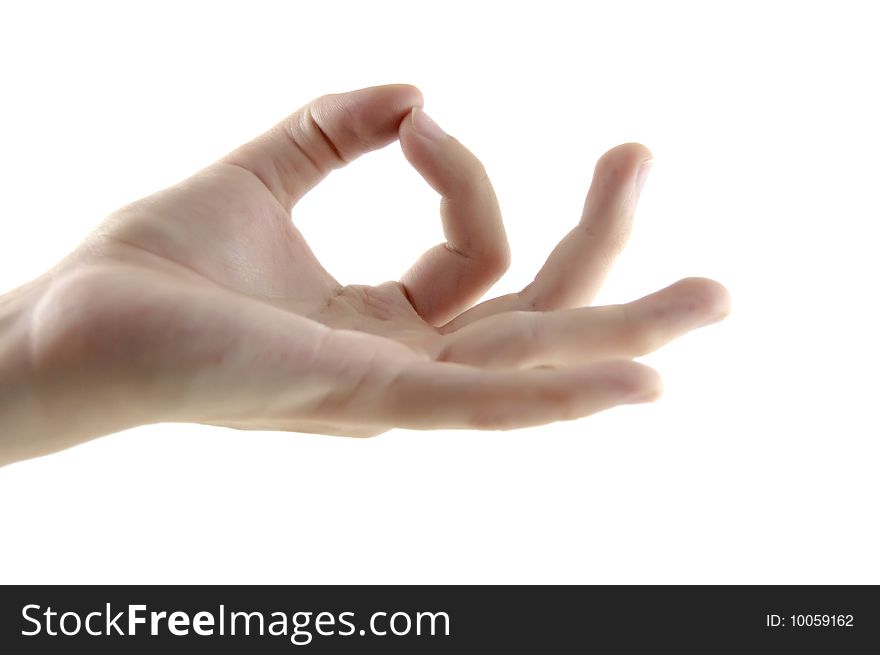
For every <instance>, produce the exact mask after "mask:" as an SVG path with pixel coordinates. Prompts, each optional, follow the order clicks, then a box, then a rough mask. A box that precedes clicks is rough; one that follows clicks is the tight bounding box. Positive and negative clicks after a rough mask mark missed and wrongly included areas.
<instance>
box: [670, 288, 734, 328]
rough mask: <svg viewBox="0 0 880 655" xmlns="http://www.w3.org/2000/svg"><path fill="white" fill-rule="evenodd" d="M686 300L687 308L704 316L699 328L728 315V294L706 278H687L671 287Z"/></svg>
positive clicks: (729, 305) (729, 300) (729, 301)
mask: <svg viewBox="0 0 880 655" xmlns="http://www.w3.org/2000/svg"><path fill="white" fill-rule="evenodd" d="M672 286H673V287H676V288H677V289H678V290H679V292H683V293H684V294H685V295H686V296H687V298H688V308H689V309H692V310H694V311H700V313H702V314H704V315H705V316H706V319H705V320H704V321H703V322H701V323H700V326H701V327H702V326H704V325H711V324H712V323H717V322H718V321H721V320H723V319H725V318H727V316H728V315H729V314H730V309H731V303H732V301H731V297H730V292H729V291H728V290H727V287H725V286H724V285H723V284H721V283H720V282H717V281H715V280H712V279H709V278H706V277H687V278H684V279H682V280H679V281H678V282H676V283H675V284H673V285H672Z"/></svg>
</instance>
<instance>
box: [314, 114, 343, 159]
mask: <svg viewBox="0 0 880 655" xmlns="http://www.w3.org/2000/svg"><path fill="white" fill-rule="evenodd" d="M306 120H308V121H309V123H310V124H311V126H312V128H314V130H315V131H316V132H317V133H318V135H319V136H320V137H321V139H323V141H324V143H325V144H326V146H327V148H328V149H329V150H330V152H332V153H333V156H334V157H335V158H336V160H337V161H338V162H339V165H340V166H345V165H346V164H347V163H348V160H347V159H346V158H345V157H343V156H342V153H341V152H340V151H339V148H337V147H336V144H335V143H333V139H331V138H330V136H329V135H328V134H327V133H326V132H325V131H324V128H323V127H321V125H320V124H319V123H318V119H316V118H315V115H314V113H312V108H311V106H309V108H308V110H307V111H306Z"/></svg>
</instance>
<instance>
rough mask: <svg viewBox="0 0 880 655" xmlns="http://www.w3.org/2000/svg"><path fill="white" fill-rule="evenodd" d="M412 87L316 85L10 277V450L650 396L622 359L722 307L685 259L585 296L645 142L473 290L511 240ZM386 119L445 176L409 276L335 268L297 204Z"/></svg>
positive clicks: (501, 415)
mask: <svg viewBox="0 0 880 655" xmlns="http://www.w3.org/2000/svg"><path fill="white" fill-rule="evenodd" d="M421 105H422V97H421V94H420V93H419V91H418V90H417V89H415V88H414V87H411V86H406V85H391V86H381V87H372V88H368V89H362V90H359V91H353V92H351V93H346V94H341V95H329V96H324V97H321V98H319V99H317V100H315V101H313V102H312V103H310V104H309V105H307V106H305V107H303V108H302V109H300V110H299V111H297V112H296V113H294V114H293V115H292V116H290V117H289V118H288V119H286V120H285V121H283V122H281V123H280V124H279V125H277V126H275V127H274V128H273V129H271V130H270V131H269V132H267V133H266V134H264V135H262V136H261V137H259V138H257V139H255V140H254V141H252V142H250V143H247V144H245V145H244V146H242V147H241V148H239V149H237V150H235V151H234V152H232V153H230V154H229V155H227V156H226V157H224V158H222V159H221V160H220V161H218V162H216V163H214V164H212V165H210V166H208V167H207V168H205V169H203V170H201V171H199V172H198V173H196V174H195V175H193V176H192V177H191V178H189V179H187V180H185V181H183V182H182V183H180V184H178V185H176V186H174V187H171V188H168V189H165V190H163V191H160V192H158V193H156V194H154V195H152V196H149V197H147V198H144V199H142V200H139V201H137V202H134V203H133V204H131V205H128V206H126V207H123V208H122V209H120V210H118V211H117V212H115V213H114V214H113V215H112V216H110V217H109V218H108V219H107V220H106V221H105V222H104V223H103V224H102V226H101V227H100V228H99V229H98V230H97V231H96V232H95V233H94V234H92V235H91V236H90V237H89V238H88V239H87V240H86V241H85V242H84V244H83V245H82V246H81V247H80V248H78V249H77V250H76V251H75V252H74V253H73V254H72V255H70V256H69V257H68V258H67V259H65V260H64V261H63V262H61V263H60V264H59V265H58V266H57V267H56V268H55V269H53V270H52V271H50V272H49V273H47V274H46V275H45V276H44V277H43V278H41V279H40V280H38V281H37V282H35V283H32V284H31V285H29V286H28V287H26V289H25V290H24V291H22V290H19V291H18V292H15V293H17V294H18V296H17V297H21V298H27V299H28V300H27V301H25V300H22V301H21V302H20V303H19V305H20V306H21V307H22V309H21V310H20V312H19V314H18V315H17V316H18V319H17V320H16V322H15V324H16V325H24V326H27V330H26V338H25V340H26V342H27V343H28V344H29V346H28V348H27V352H28V353H29V356H28V357H27V358H26V361H24V362H23V363H22V365H21V366H20V368H19V369H18V370H20V371H21V372H22V373H21V379H23V380H27V381H28V384H27V391H26V392H21V393H20V394H19V397H18V400H19V401H21V403H20V404H18V405H17V406H18V407H19V408H20V407H26V406H27V407H32V408H39V410H40V413H39V416H33V415H29V414H28V412H26V411H24V410H21V409H19V410H17V411H15V412H13V411H11V410H9V408H8V407H4V406H3V405H2V404H0V415H2V414H3V413H4V412H6V414H7V420H6V424H5V425H3V420H2V418H0V427H2V428H3V430H2V432H4V433H5V434H7V435H10V436H8V437H5V438H4V442H3V443H2V448H3V452H4V455H3V457H4V459H6V460H7V461H11V460H14V459H22V458H24V457H29V456H33V455H38V454H44V453H47V452H51V451H53V450H57V449H59V448H62V447H65V446H68V445H71V444H72V443H77V442H79V441H82V440H85V439H88V438H91V437H94V436H98V435H101V434H107V433H109V432H113V431H116V430H119V429H123V428H126V427H130V426H134V425H138V424H143V423H151V422H159V421H189V422H201V423H209V424H217V425H224V426H229V427H234V428H249V429H251V428H252V429H273V430H295V431H303V432H319V433H326V434H341V435H356V436H367V435H375V434H378V433H381V432H383V431H385V430H388V429H389V428H391V427H395V426H400V427H405V428H492V429H494V428H515V427H520V426H527V425H536V424H541V423H546V422H550V421H556V420H560V419H573V418H576V417H579V416H584V415H587V414H591V413H593V412H596V411H599V410H602V409H606V408H609V407H612V406H614V405H618V404H621V403H635V402H645V401H650V400H653V399H654V398H656V397H657V396H658V394H659V391H660V382H659V379H658V377H657V375H656V373H654V371H652V370H651V369H649V368H647V367H645V366H642V365H640V364H637V363H634V362H632V361H630V360H631V359H632V358H633V357H636V356H639V355H642V354H645V353H647V352H649V351H651V350H653V349H655V348H657V347H659V346H661V345H663V344H664V343H666V342H667V341H669V340H671V339H673V338H675V337H677V336H679V335H681V334H683V333H685V332H687V331H688V330H691V329H693V328H695V327H697V326H700V325H704V324H707V323H710V322H713V321H715V320H718V319H720V318H722V317H723V316H724V315H725V314H726V313H727V311H728V302H729V301H728V297H727V293H726V292H725V290H724V289H723V287H721V286H720V285H719V284H717V283H715V282H712V281H709V280H705V279H699V278H690V279H686V280H682V281H680V282H678V283H676V284H674V285H672V286H670V287H668V288H666V289H663V290H662V291H658V292H656V293H654V294H652V295H650V296H647V297H645V298H642V299H640V300H636V301H635V302H631V303H629V304H626V305H613V306H607V307H593V308H588V307H581V306H582V305H586V304H587V303H589V301H590V300H591V298H592V297H593V296H594V294H595V293H596V291H597V290H598V288H599V286H600V284H601V283H602V280H603V278H604V276H605V274H606V272H607V270H608V268H609V266H610V264H611V262H612V260H613V259H614V256H615V254H616V253H617V252H618V251H619V250H620V248H621V247H622V245H623V244H624V242H625V240H626V238H627V235H628V233H629V229H630V223H631V218H632V215H633V212H634V209H635V206H636V201H637V197H638V193H639V186H640V181H642V180H643V177H644V174H645V172H646V170H647V168H646V167H647V165H648V164H647V163H646V162H649V160H650V157H651V155H650V153H649V152H648V151H647V149H645V148H644V147H643V146H640V145H637V144H627V145H623V146H618V147H617V148H615V149H613V150H611V151H610V152H608V153H607V154H605V155H604V156H603V157H602V158H601V160H600V161H599V163H598V165H597V166H596V171H595V176H594V180H593V184H592V187H591V188H590V191H589V193H588V195H587V199H586V203H585V206H584V212H583V217H582V218H581V220H580V222H579V223H578V224H577V225H576V226H575V227H574V228H573V229H572V230H571V232H569V234H568V235H567V236H565V238H564V239H563V240H562V241H561V243H560V244H559V245H558V246H557V247H556V249H555V250H554V251H553V253H551V255H550V257H549V259H548V260H547V263H546V264H545V265H544V267H543V268H542V269H541V271H540V272H539V273H538V275H537V277H536V278H535V280H534V282H532V283H531V284H529V285H528V286H527V287H526V288H525V289H523V290H522V291H521V292H519V293H516V294H511V295H507V296H502V297H499V298H495V299H493V300H489V301H487V302H484V303H482V304H479V305H477V306H476V307H471V305H472V304H473V303H474V302H475V301H476V300H477V299H478V298H479V297H480V296H481V295H482V294H483V293H484V292H485V291H486V290H487V289H488V288H489V287H490V286H491V285H492V284H493V283H494V282H495V281H496V280H497V279H498V278H499V277H500V276H501V275H502V274H503V273H504V271H505V269H506V268H507V266H508V262H509V250H508V246H507V240H506V237H505V233H504V228H503V225H502V221H501V216H500V212H499V208H498V204H497V201H496V198H495V195H494V192H493V190H492V186H491V184H490V182H489V180H488V178H487V177H486V174H485V171H484V169H483V167H482V165H481V164H480V162H479V161H478V160H477V159H476V158H475V157H474V156H473V155H472V154H471V153H470V152H469V151H468V150H467V149H465V148H464V146H462V145H461V144H460V143H459V142H458V141H457V140H455V139H454V138H452V137H450V136H447V135H446V134H444V133H443V132H442V131H441V130H440V128H438V127H437V126H436V124H434V123H433V122H432V121H431V120H430V119H429V118H428V117H427V115H426V114H425V113H424V112H423V111H422V110H421V109H420V107H421ZM395 138H399V139H400V144H401V147H402V149H403V152H404V155H405V156H406V158H407V159H408V160H409V162H410V163H411V164H412V165H413V166H414V167H415V168H416V170H418V171H419V173H420V174H421V175H422V176H423V177H424V178H425V180H426V181H427V182H428V183H429V184H430V185H431V186H432V187H433V188H434V189H435V190H436V191H437V192H438V193H439V194H440V195H441V196H442V201H441V218H442V221H443V229H444V232H445V235H446V239H447V241H446V243H444V244H441V245H438V246H436V247H434V248H433V249H431V250H429V251H428V252H426V253H425V254H423V255H422V256H421V257H420V258H419V259H418V260H417V261H416V263H415V264H414V265H413V267H412V268H411V269H410V270H409V271H407V272H406V273H404V275H403V277H402V278H401V280H400V281H399V282H386V283H384V284H381V285H379V286H376V287H370V286H359V285H354V286H346V287H343V286H341V285H340V284H339V283H338V282H337V281H336V280H335V279H334V278H333V277H332V276H331V275H330V273H328V272H327V271H326V270H324V268H323V267H322V266H321V264H320V263H319V262H318V261H317V260H316V259H315V257H314V255H313V254H312V252H311V250H310V249H309V247H308V244H307V243H306V242H305V240H304V238H303V236H302V235H301V234H300V232H299V231H298V230H297V229H296V227H295V226H294V224H293V223H292V222H291V215H290V211H291V209H292V208H293V207H294V206H295V205H296V203H297V201H298V200H299V199H300V198H302V197H303V195H304V194H306V193H307V192H308V191H309V189H311V188H312V187H314V186H315V185H316V184H318V183H319V182H320V181H321V180H322V179H323V178H324V177H325V176H326V175H327V174H328V173H330V171H332V170H333V169H335V168H339V167H341V166H344V165H346V164H348V163H350V162H352V161H353V160H354V159H356V158H357V157H358V156H360V155H361V154H363V153H365V152H367V151H369V150H373V149H376V148H379V147H382V146H384V145H387V144H388V143H390V142H392V141H393V140H394V139H395ZM344 229H345V227H344V223H341V224H340V231H344ZM374 245H375V244H373V245H372V246H371V247H368V248H365V251H364V256H365V257H369V256H374V255H373V253H375V252H376V250H375V247H374ZM10 302H11V301H10ZM0 397H2V394H0ZM8 397H9V396H7V398H8ZM25 400H26V401H27V402H24V401H25Z"/></svg>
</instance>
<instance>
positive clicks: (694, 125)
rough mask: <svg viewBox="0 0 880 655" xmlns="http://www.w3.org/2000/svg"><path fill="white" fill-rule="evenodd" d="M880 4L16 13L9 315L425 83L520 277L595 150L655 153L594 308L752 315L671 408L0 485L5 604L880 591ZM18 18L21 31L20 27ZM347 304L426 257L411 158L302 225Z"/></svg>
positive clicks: (343, 187)
mask: <svg viewBox="0 0 880 655" xmlns="http://www.w3.org/2000/svg"><path fill="white" fill-rule="evenodd" d="M871 5H872V3H869V2H865V3H862V4H856V3H824V4H822V5H820V4H813V3H808V2H797V3H782V2H777V3H773V2H760V3H753V4H744V3H736V4H733V3H730V4H728V5H721V4H720V3H698V2H694V3H669V2H664V3H647V2H646V3H634V2H615V3H609V2H601V3H600V2H548V1H546V0H544V1H542V2H540V3H537V2H535V3H522V4H519V3H513V2H503V3H497V4H490V3H480V2H466V3H453V2H448V1H447V2H443V3H439V2H434V3H430V4H429V3H418V2H411V1H410V2H375V1H374V2H347V3H344V2H339V1H337V2H332V3H321V2H284V3H268V2H238V3H234V4H224V3H217V2H205V3H180V2H173V3H157V2H150V3H141V4H140V7H139V8H133V6H132V5H131V4H130V3H110V2H108V3H103V4H99V3H82V2H77V3H62V2H58V3H46V2H29V3H15V4H14V5H4V8H3V9H2V10H0V67H2V85H3V86H2V95H3V97H4V100H3V102H2V106H0V180H2V191H0V223H2V232H0V291H5V290H8V289H12V288H14V287H16V286H18V285H19V284H21V283H24V282H25V281H27V280H29V279H31V278H32V277H35V276H37V275H39V274H40V273H41V272H42V271H44V270H45V269H46V268H48V267H49V266H50V265H51V264H52V263H54V262H55V261H56V260H57V259H58V258H59V257H61V256H63V255H64V254H65V253H66V252H67V251H69V250H70V249H72V248H73V247H74V246H75V244H76V243H77V242H78V241H79V240H80V239H81V238H82V237H83V236H84V235H85V234H86V233H87V232H88V231H89V230H90V229H91V228H92V227H93V226H94V225H95V224H96V223H97V222H98V221H99V220H100V219H101V218H102V217H103V216H104V215H106V214H107V213H109V212H110V211H112V210H113V209H115V208H116V207H118V206H120V205H122V204H124V203H126V202H128V201H130V200H132V199H134V198H137V197H140V196H143V195H146V194H148V193H150V192H152V191H154V190H157V189H159V188H161V187H163V186H166V185H168V184H171V183H173V182H175V181H177V180H178V179H180V178H182V177H184V176H186V175H189V174H190V173H192V172H193V171H195V170H196V169H198V168H200V167H201V166H203V165H205V164H207V163H209V162H210V161H212V160H214V159H215V158H217V157H219V156H221V155H223V154H224V153H226V152H227V151H228V150H230V149H232V148H233V147H235V146H236V145H238V144H239V143H241V142H243V141H245V140H247V139H249V138H251V137H252V136H254V135H256V134H257V133H259V132H261V131H263V130H264V129H265V128H268V127H269V126H270V125H272V124H273V123H274V122H275V121H277V120H278V119H280V118H281V117H283V116H284V115H285V114H287V113H289V112H292V111H293V110H294V109H296V108H297V107H299V106H300V105H302V104H304V103H305V102H306V101H308V100H309V99H311V98H313V97H315V96H317V95H321V94H323V93H327V92H338V91H346V90H350V89H354V88H358V87H362V86H368V85H373V84H382V83H388V82H409V83H413V84H416V85H417V86H419V87H420V88H421V89H422V91H423V92H424V94H425V97H426V105H425V107H426V110H427V111H428V113H429V114H431V115H432V116H433V117H434V118H435V119H436V120H437V122H438V123H440V125H441V126H443V127H444V128H445V129H446V130H447V131H449V132H450V133H452V134H454V135H455V136H456V137H458V138H459V139H460V140H461V141H462V142H464V143H465V144H466V145H467V146H468V147H470V148H471V149H472V150H473V151H474V152H475V153H476V154H477V155H478V156H480V157H481V158H482V160H483V162H484V163H485V165H486V167H487V169H488V171H489V174H490V175H491V177H492V179H493V181H494V184H495V188H496V190H497V192H498V195H499V197H500V200H501V204H502V210H503V211H504V214H505V220H506V224H507V229H508V234H509V236H510V240H511V244H512V248H513V256H514V260H513V266H512V268H511V270H510V273H509V274H508V275H507V276H506V277H505V278H504V279H503V280H502V281H501V283H499V285H498V289H497V290H498V292H499V293H500V292H506V291H511V290H514V289H517V288H519V287H520V286H522V285H523V284H525V283H526V282H528V281H529V280H530V279H531V276H532V275H533V274H534V272H535V271H536V270H537V268H538V267H539V265H540V263H541V262H542V261H543V259H544V257H545V256H546V255H547V254H548V253H549V251H550V249H551V248H552V246H553V244H554V243H555V241H556V240H557V239H558V238H559V237H561V236H562V235H563V234H564V233H565V232H566V231H567V230H568V229H569V227H570V226H571V225H572V224H573V223H574V222H576V221H577V219H578V217H579V213H580V208H581V204H582V200H583V195H584V193H585V192H586V188H587V185H588V182H589V179H590V176H591V173H592V167H593V164H594V162H595V160H596V159H597V158H598V157H599V155H601V154H602V152H603V151H604V150H606V149H608V148H610V147H612V146H614V145H616V144H618V143H621V142H626V141H641V142H643V143H645V144H646V145H648V146H649V147H650V148H651V149H652V150H653V152H654V155H655V165H654V171H653V173H652V178H651V179H650V180H649V181H648V184H647V186H646V188H645V191H644V194H643V202H642V204H641V207H640V210H639V212H638V216H637V225H636V229H635V232H634V235H633V238H632V241H631V243H630V246H629V248H628V250H627V252H626V254H625V255H624V256H623V257H622V259H621V260H620V263H619V266H618V267H617V268H616V269H615V272H614V273H613V275H612V277H611V279H610V280H609V283H608V285H607V287H606V289H605V291H604V292H603V294H602V296H601V297H600V298H599V301H600V302H622V301H626V300H629V299H633V298H635V297H638V296H641V295H643V294H645V293H648V292H650V291H653V290H655V289H658V288H661V287H663V286H666V285H667V284H670V283H671V282H673V281H675V280H677V279H679V278H681V277H684V276H688V275H702V276H707V277H713V278H716V279H718V280H720V281H722V282H723V283H725V284H726V285H727V286H728V288H729V289H730V291H731V293H732V295H733V299H734V312H733V314H732V315H731V317H730V318H729V320H728V321H727V322H726V323H724V324H722V325H718V326H713V327H710V328H707V329H706V330H704V331H702V332H700V333H698V334H693V335H690V336H688V337H686V338H684V339H682V340H681V341H680V342H677V343H675V344H673V345H672V346H670V347H668V348H666V349H665V350H663V351H662V352H661V353H658V354H655V355H652V356H650V357H647V358H645V361H646V362H647V363H649V364H651V365H653V366H655V367H657V368H658V369H659V371H660V372H661V373H662V374H663V375H664V378H665V383H666V394H665V396H664V398H663V399H661V400H660V401H659V402H658V403H657V404H655V405H648V406H639V407H624V408H619V409H616V410H612V411H610V412H607V413H605V414H602V415H599V416H596V417H592V418H589V419H584V420H580V421H576V422H573V423H562V424H556V425H552V426H547V427H541V428H534V429H529V430H522V431H517V432H507V433H479V432H433V433H419V432H408V431H395V432H392V433H390V434H388V435H385V436H382V437H379V438H376V439H372V440H351V439H341V438H332V437H321V436H306V435H298V434H283V433H239V432H235V431H231V430H223V429H219V428H209V427H198V426H186V425H160V426H151V427H144V428H140V429H136V430H131V431H129V432H127V433H125V434H122V435H117V436H112V437H108V438H104V439H99V440H97V441H94V442H91V443H89V444H87V445H84V446H81V447H78V448H75V449H72V450H69V451H66V452H64V453H61V454H57V455H53V456H50V457H46V458H43V459H39V460H34V461H29V462H25V463H21V464H16V465H12V466H8V467H6V468H3V469H2V470H0V531H2V535H0V581H2V582H74V581H76V582H131V583H134V582H292V583H305V582H322V583H323V582H388V583H390V582H404V583H428V582H604V583H635V582H649V583H654V582H672V583H685V582H688V583H691V582H696V583H706V582H727V583H746V582H751V583H782V582H788V583H808V582H819V583H831V582H834V583H860V582H873V583H878V582H880V563H878V557H877V553H878V552H880V531H878V509H877V504H878V492H880V476H878V461H880V445H878V436H880V430H878V425H877V423H878V422H877V418H876V404H877V400H876V397H877V364H878V352H877V334H878V327H880V326H878V324H877V323H878V322H877V318H876V312H875V307H874V305H875V303H876V298H877V293H876V290H875V285H876V283H877V280H878V270H877V269H878V266H877V263H876V251H877V249H878V243H877V236H878V230H877V223H878V220H880V204H878V200H877V198H878V194H877V188H878V179H877V178H878V170H880V166H878V157H880V133H878V127H877V117H878V116H880V103H878V98H877V63H878V62H880V46H878V39H877V33H876V25H877V23H876V21H874V20H872V19H871V17H870V14H869V8H870V7H871ZM10 6H14V7H15V8H14V9H10V8H9V7H10ZM295 216H296V220H297V222H298V224H299V225H300V227H301V229H302V230H303V232H304V233H305V235H306V236H307V238H309V239H310V240H311V243H312V244H313V247H314V250H315V251H316V253H317V254H318V256H319V257H320V258H321V259H322V260H323V261H324V263H325V264H326V266H327V267H328V269H329V270H330V271H331V272H333V273H334V274H335V275H336V276H337V278H338V279H339V280H340V281H342V282H345V283H347V282H362V283H370V282H380V281H382V280H385V279H388V278H392V277H396V276H398V275H399V274H400V273H401V272H402V271H403V270H405V269H406V268H407V266H408V265H409V264H410V263H411V262H412V261H413V259H414V258H415V257H416V255H417V254H418V253H419V252H421V251H422V250H423V249H424V248H426V247H428V246H429V245H431V244H433V243H435V242H438V241H440V235H441V232H440V225H439V220H438V217H437V198H436V196H435V194H434V193H433V191H431V190H430V188H429V187H428V186H427V185H426V184H425V183H424V182H423V181H422V180H421V179H420V178H419V177H418V175H417V174H416V173H415V172H414V171H412V170H411V169H410V168H409V167H408V164H406V162H405V160H404V158H403V156H402V155H401V153H400V150H399V147H398V146H397V145H396V144H394V145H391V146H389V147H388V148H386V149H385V150H383V151H381V152H379V153H375V154H373V155H369V156H367V157H364V158H363V159H361V160H359V161H358V162H356V163H355V164H353V165H352V166H350V167H349V168H348V169H346V170H344V171H340V172H336V173H334V174H333V175H332V176H331V177H330V178H329V179H328V180H327V181H326V182H325V183H324V184H323V185H322V186H321V187H319V188H318V189H316V190H315V191H314V192H313V193H312V194H310V195H309V196H308V197H307V198H306V199H305V200H304V201H303V202H302V203H301V204H300V206H299V207H298V208H297V209H296V210H295Z"/></svg>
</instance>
